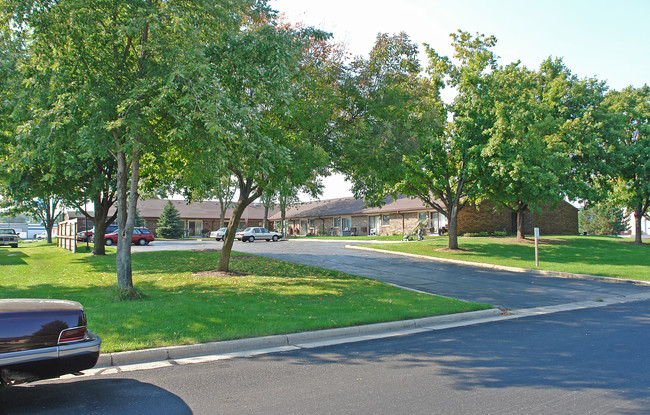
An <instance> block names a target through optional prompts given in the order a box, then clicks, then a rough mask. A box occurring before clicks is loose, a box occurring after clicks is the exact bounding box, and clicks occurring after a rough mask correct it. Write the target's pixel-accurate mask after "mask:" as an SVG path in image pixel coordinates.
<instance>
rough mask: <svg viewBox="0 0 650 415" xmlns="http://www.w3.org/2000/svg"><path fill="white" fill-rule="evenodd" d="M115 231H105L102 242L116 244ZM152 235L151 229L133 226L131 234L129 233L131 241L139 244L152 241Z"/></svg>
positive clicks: (109, 244)
mask: <svg viewBox="0 0 650 415" xmlns="http://www.w3.org/2000/svg"><path fill="white" fill-rule="evenodd" d="M117 239H118V238H117V231H115V232H112V233H107V234H106V235H104V243H105V244H106V245H108V246H111V245H117ZM153 241H154V237H153V234H152V233H151V231H150V230H149V229H147V228H133V235H131V243H134V244H138V245H140V246H144V245H149V242H153Z"/></svg>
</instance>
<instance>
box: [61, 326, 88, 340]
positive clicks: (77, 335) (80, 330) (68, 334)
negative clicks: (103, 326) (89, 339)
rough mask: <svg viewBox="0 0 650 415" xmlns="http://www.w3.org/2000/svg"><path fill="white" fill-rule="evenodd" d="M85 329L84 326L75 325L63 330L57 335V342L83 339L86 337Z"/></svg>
mask: <svg viewBox="0 0 650 415" xmlns="http://www.w3.org/2000/svg"><path fill="white" fill-rule="evenodd" d="M86 331H87V329H86V327H75V328H72V329H66V330H63V331H62V332H61V334H60V335H59V344H61V343H71V342H77V341H80V340H83V339H84V338H85V337H86Z"/></svg>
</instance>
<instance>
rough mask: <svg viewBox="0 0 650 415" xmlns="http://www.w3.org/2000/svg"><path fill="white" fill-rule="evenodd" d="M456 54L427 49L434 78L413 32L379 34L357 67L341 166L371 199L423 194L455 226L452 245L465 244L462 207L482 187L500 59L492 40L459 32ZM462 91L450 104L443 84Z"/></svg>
mask: <svg viewBox="0 0 650 415" xmlns="http://www.w3.org/2000/svg"><path fill="white" fill-rule="evenodd" d="M452 39H453V41H452V45H453V47H454V50H455V54H454V59H455V60H456V62H457V63H454V62H452V60H451V59H449V58H447V57H444V56H440V55H439V54H438V53H437V52H436V51H435V50H434V49H433V48H431V47H430V46H428V45H427V46H426V49H427V53H428V55H429V67H428V70H427V76H424V75H423V74H422V69H421V67H420V64H419V61H418V59H417V54H418V52H417V47H416V46H415V45H413V44H412V43H411V42H410V40H409V39H408V36H406V35H405V34H400V35H397V36H392V37H390V36H387V35H379V36H378V37H377V42H376V44H375V47H374V48H373V50H372V52H371V53H370V58H369V59H368V60H367V61H364V60H360V61H357V62H355V63H354V64H353V66H352V71H351V72H352V76H351V79H350V81H349V82H348V84H347V85H345V88H344V93H345V94H346V98H347V102H348V103H349V104H348V105H347V107H346V110H345V111H344V114H345V117H343V119H342V128H344V131H345V135H346V136H345V138H344V139H343V140H341V141H340V146H341V148H340V149H339V150H340V151H339V152H338V153H337V166H338V169H339V170H341V171H343V172H344V173H345V174H346V175H347V176H348V178H349V179H350V180H351V181H352V183H353V191H354V192H355V194H356V195H357V196H365V198H366V202H367V203H369V204H373V205H376V204H380V203H381V202H382V199H383V197H385V196H386V195H389V194H392V195H396V194H398V193H403V194H406V195H408V196H413V197H419V198H420V199H422V200H423V201H424V203H425V204H426V205H427V206H429V207H432V208H433V209H435V210H436V211H438V212H440V213H442V214H443V215H444V216H445V217H446V218H447V220H448V223H449V225H448V226H449V245H448V246H449V248H450V249H457V248H458V232H457V229H458V212H459V211H460V210H461V209H462V208H463V207H464V206H465V205H466V204H467V202H468V201H469V200H471V199H472V198H473V197H476V192H477V191H478V190H479V189H478V188H477V187H476V186H475V184H476V182H477V180H478V177H480V174H481V172H482V167H483V165H484V162H483V158H482V156H481V150H482V148H483V146H484V145H485V142H486V138H485V136H484V133H483V132H484V131H485V130H486V129H487V128H489V127H490V125H489V124H488V121H489V117H488V116H487V114H486V112H487V111H488V109H489V108H490V101H489V99H488V98H489V95H488V91H487V86H488V83H487V80H486V77H487V75H488V74H489V72H490V71H491V70H492V69H494V68H495V66H496V61H495V57H494V55H493V53H492V52H491V51H490V48H491V47H492V46H493V45H494V44H495V42H496V40H495V39H494V38H493V37H484V36H477V37H476V38H472V36H470V35H469V34H467V33H464V32H458V33H456V34H453V35H452ZM445 85H447V86H450V87H452V88H454V89H455V90H456V92H457V95H456V98H455V99H454V101H453V102H452V103H451V104H449V105H445V104H444V103H443V102H442V100H441V99H440V89H441V88H442V87H444V86H445Z"/></svg>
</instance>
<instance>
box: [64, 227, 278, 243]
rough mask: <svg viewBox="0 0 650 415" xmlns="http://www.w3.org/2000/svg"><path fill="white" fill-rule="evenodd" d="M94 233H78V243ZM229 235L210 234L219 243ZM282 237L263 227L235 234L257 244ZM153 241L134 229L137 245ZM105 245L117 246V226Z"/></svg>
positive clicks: (142, 230)
mask: <svg viewBox="0 0 650 415" xmlns="http://www.w3.org/2000/svg"><path fill="white" fill-rule="evenodd" d="M94 231H95V228H93V229H90V230H88V231H82V232H79V233H77V241H80V242H90V241H92V240H93V234H94ZM227 234H228V228H220V229H217V230H216V231H212V232H210V238H214V239H216V240H217V241H223V240H224V239H226V236H227ZM282 237H283V235H282V233H280V232H274V231H269V230H268V229H266V228H262V227H250V228H246V229H244V230H241V229H237V231H236V233H235V239H237V240H238V241H243V242H255V240H256V239H263V240H266V241H273V242H277V241H279V240H280V239H282ZM153 240H154V236H153V234H152V233H151V231H150V230H149V229H147V228H144V227H136V228H133V235H132V237H131V242H132V243H134V244H137V245H147V244H149V242H153ZM104 243H106V245H108V246H111V245H114V244H117V225H109V226H108V227H107V229H106V233H105V234H104Z"/></svg>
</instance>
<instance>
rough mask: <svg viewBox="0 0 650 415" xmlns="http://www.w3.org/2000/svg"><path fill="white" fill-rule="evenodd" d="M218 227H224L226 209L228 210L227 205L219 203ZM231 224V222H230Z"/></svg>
mask: <svg viewBox="0 0 650 415" xmlns="http://www.w3.org/2000/svg"><path fill="white" fill-rule="evenodd" d="M219 203H220V205H219V227H220V228H223V227H224V222H225V221H226V209H228V204H227V203H223V202H219ZM231 222H232V221H231Z"/></svg>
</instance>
